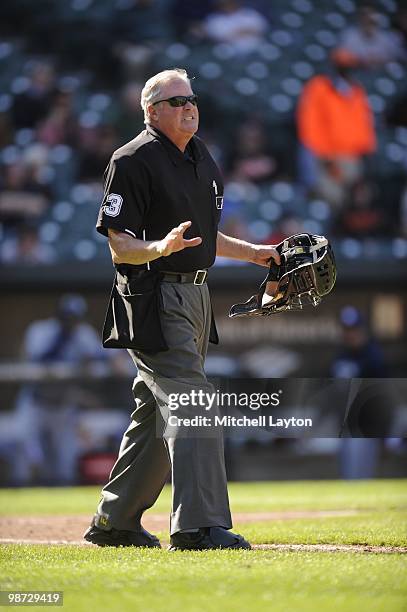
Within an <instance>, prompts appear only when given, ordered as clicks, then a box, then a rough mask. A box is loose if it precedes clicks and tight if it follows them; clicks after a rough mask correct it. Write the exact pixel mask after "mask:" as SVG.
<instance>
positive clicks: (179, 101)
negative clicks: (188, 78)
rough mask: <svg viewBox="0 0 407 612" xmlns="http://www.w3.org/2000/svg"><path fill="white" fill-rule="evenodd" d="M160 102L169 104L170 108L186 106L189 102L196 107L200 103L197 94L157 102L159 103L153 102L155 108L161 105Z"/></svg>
mask: <svg viewBox="0 0 407 612" xmlns="http://www.w3.org/2000/svg"><path fill="white" fill-rule="evenodd" d="M160 102H168V103H169V105H170V106H185V104H186V103H187V102H191V104H193V105H194V106H196V105H197V103H198V96H197V95H196V94H193V95H192V96H173V97H172V98H166V99H165V100H157V102H153V106H155V105H156V104H160Z"/></svg>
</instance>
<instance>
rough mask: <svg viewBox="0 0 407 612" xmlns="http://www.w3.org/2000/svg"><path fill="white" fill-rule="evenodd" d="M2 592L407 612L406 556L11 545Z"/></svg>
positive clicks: (141, 606) (137, 603) (113, 606)
mask: <svg viewBox="0 0 407 612" xmlns="http://www.w3.org/2000/svg"><path fill="white" fill-rule="evenodd" d="M0 554H1V558H2V561H3V562H4V567H5V568H7V569H6V572H5V573H3V574H2V577H1V579H0V585H1V588H2V589H3V590H13V589H25V590H28V589H35V590H42V589H44V590H63V591H64V597H65V604H64V609H65V610H69V611H70V610H72V611H75V612H76V611H78V612H80V611H82V610H83V611H86V612H88V611H89V609H92V610H98V609H99V610H109V611H116V610H117V611H119V610H120V611H121V610H124V611H126V610H129V611H130V610H135V611H138V610H152V611H156V610H157V611H158V610H165V611H166V612H172V611H174V612H175V611H177V612H179V610H182V611H183V612H185V611H190V610H208V611H212V610H213V611H218V610H225V612H226V611H236V612H239V611H242V612H243V611H244V612H247V611H251V610H253V611H254V610H256V611H257V610H273V611H275V612H278V611H284V612H287V611H289V612H290V611H297V610H301V611H302V610H309V611H316V610H322V611H326V610H328V611H329V610H339V609H340V610H346V611H353V610H354V611H355V612H356V611H358V612H359V611H360V610H369V611H383V612H384V611H386V612H393V611H394V612H395V611H398V610H400V611H401V610H402V609H403V602H404V603H405V601H406V596H407V593H406V581H405V570H406V564H405V562H404V559H403V558H402V557H401V555H366V554H362V553H361V554H359V553H351V554H349V553H332V554H330V553H319V554H317V553H306V552H301V553H297V552H295V553H293V552H282V551H243V552H238V551H211V552H187V553H186V552H184V553H182V552H181V553H169V552H166V551H159V550H152V551H149V550H146V551H141V550H136V549H135V550H129V549H97V548H96V549H93V548H81V547H74V546H66V547H44V546H23V545H13V546H4V547H3V548H2V549H0Z"/></svg>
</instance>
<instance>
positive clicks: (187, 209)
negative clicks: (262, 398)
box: [84, 68, 279, 550]
mask: <svg viewBox="0 0 407 612" xmlns="http://www.w3.org/2000/svg"><path fill="white" fill-rule="evenodd" d="M141 106H142V108H143V110H144V115H145V123H146V129H145V130H144V131H143V132H141V133H140V134H139V135H138V136H137V137H136V138H134V139H133V140H131V141H130V142H129V143H127V144H125V145H124V146H123V147H121V148H120V149H118V150H117V151H115V153H114V154H113V156H112V158H111V161H110V164H109V166H108V168H107V170H106V174H105V193H104V198H103V203H102V206H101V209H100V213H99V217H98V222H97V230H98V231H99V232H100V233H102V234H104V235H105V236H107V237H108V239H109V248H110V251H111V255H112V259H113V263H114V265H115V268H116V278H115V282H114V285H113V290H112V294H111V298H110V302H109V307H108V311H107V315H106V321H105V325H104V330H103V343H104V346H106V347H112V348H114V347H125V348H127V349H128V350H129V353H130V355H131V357H132V359H133V361H134V363H135V365H136V367H137V369H138V376H137V377H136V379H135V381H134V385H133V393H134V398H135V403H136V409H135V411H134V412H133V414H132V415H131V423H130V425H129V427H128V429H127V431H126V432H125V434H124V436H123V440H122V443H121V446H120V451H119V456H118V459H117V461H116V464H115V465H114V467H113V469H112V472H111V474H110V479H109V482H108V483H107V484H106V485H105V487H104V488H103V490H102V499H101V501H100V503H99V506H98V509H97V513H96V515H95V517H94V519H93V521H92V524H91V526H90V527H89V529H88V530H87V531H86V533H85V536H84V537H85V539H86V540H88V541H90V542H92V543H94V544H97V545H100V546H150V547H154V546H155V547H159V546H160V543H159V541H158V539H157V538H156V537H155V536H153V535H152V534H150V533H148V532H147V531H146V530H145V529H143V528H142V526H141V517H142V515H143V512H144V511H145V510H146V509H147V508H150V507H151V506H152V505H153V504H154V502H155V501H156V499H157V497H158V495H159V494H160V492H161V490H162V488H163V486H164V483H165V482H166V479H167V477H168V474H169V473H170V472H171V475H172V487H173V496H172V512H171V546H170V549H171V550H180V549H181V550H182V549H196V550H201V549H210V548H250V544H249V543H248V542H247V541H246V540H244V538H243V537H242V536H240V535H237V534H234V533H232V532H230V531H228V530H229V529H230V528H231V527H232V522H231V515H230V509H229V500H228V492H227V482H226V473H225V465H224V450H223V439H222V435H221V434H220V435H216V434H214V435H211V436H209V437H198V436H188V437H182V436H181V437H179V436H176V435H175V436H174V437H164V436H157V435H156V421H157V419H158V418H159V417H160V411H159V410H157V407H158V408H160V409H163V412H164V413H165V398H166V397H167V396H168V392H169V391H170V390H172V391H173V390H174V388H177V389H178V390H180V391H183V390H185V389H188V387H190V386H191V385H197V386H199V387H201V388H205V389H206V390H207V389H210V385H209V383H208V381H207V379H206V376H205V373H204V360H205V355H206V351H207V346H208V342H209V341H213V342H215V343H217V334H216V328H215V325H214V321H213V316H212V309H211V304H210V297H209V292H208V287H207V285H206V277H207V269H208V268H209V267H210V266H211V265H212V264H213V262H214V260H215V257H216V255H220V256H225V257H231V258H235V259H241V260H245V261H249V262H252V263H256V264H259V265H264V266H267V265H268V262H269V261H270V259H271V258H273V259H274V260H275V261H276V262H277V263H279V256H278V253H277V252H276V250H275V248H274V247H273V246H271V245H254V244H249V243H247V242H244V241H242V240H237V239H235V238H232V237H229V236H225V235H224V234H222V233H220V232H218V229H217V227H218V223H219V220H220V214H221V209H222V205H223V183H222V177H221V175H220V172H219V169H218V168H217V166H216V164H215V162H214V160H213V159H212V157H211V155H210V154H209V152H208V150H207V148H206V147H205V145H204V144H203V142H202V141H201V140H200V139H199V138H198V137H197V136H195V132H196V131H197V130H198V123H199V113H198V106H197V96H196V95H195V94H194V93H193V92H192V89H191V84H190V81H189V79H188V75H187V73H186V71H185V70H183V69H179V68H176V69H173V70H165V71H163V72H160V73H159V74H156V75H155V76H153V77H152V78H151V79H149V80H148V81H147V82H146V84H145V86H144V89H143V91H142V94H141ZM163 398H164V399H163ZM167 408H168V407H167ZM167 414H168V413H167ZM191 416H192V414H191Z"/></svg>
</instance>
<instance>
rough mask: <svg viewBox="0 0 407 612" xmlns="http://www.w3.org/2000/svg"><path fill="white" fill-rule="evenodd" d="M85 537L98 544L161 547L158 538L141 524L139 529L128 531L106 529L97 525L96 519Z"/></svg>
mask: <svg viewBox="0 0 407 612" xmlns="http://www.w3.org/2000/svg"><path fill="white" fill-rule="evenodd" d="M83 537H84V538H85V540H87V541H88V542H91V543H92V544H96V545H97V546H148V547H149V548H161V544H160V541H159V539H158V538H156V537H155V536H154V535H152V534H151V533H149V532H148V531H146V530H145V529H143V527H142V526H141V525H140V530H139V531H127V530H120V529H115V528H114V527H113V528H112V529H109V531H105V530H104V529H100V527H96V525H95V524H94V520H93V521H92V524H91V526H90V527H89V528H88V529H87V530H86V531H85V533H84V534H83Z"/></svg>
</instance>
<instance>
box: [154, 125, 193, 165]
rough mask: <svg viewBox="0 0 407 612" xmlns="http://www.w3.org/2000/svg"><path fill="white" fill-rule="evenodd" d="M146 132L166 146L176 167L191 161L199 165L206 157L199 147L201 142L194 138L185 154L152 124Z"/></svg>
mask: <svg viewBox="0 0 407 612" xmlns="http://www.w3.org/2000/svg"><path fill="white" fill-rule="evenodd" d="M146 130H147V132H148V133H149V134H151V135H152V136H155V137H156V138H157V139H158V140H159V141H160V142H161V144H162V145H164V147H165V150H166V151H167V153H168V155H169V157H170V159H171V161H172V163H173V164H174V166H178V165H179V164H181V163H182V162H185V161H188V160H191V161H192V162H194V163H198V162H200V161H202V160H203V158H204V156H203V153H202V151H201V147H200V146H199V145H200V143H199V140H198V139H197V138H196V137H195V136H193V137H192V138H191V140H190V141H189V142H188V144H187V146H186V149H185V152H184V153H183V152H182V151H181V150H180V149H179V148H178V147H177V146H176V145H175V144H174V143H173V142H172V140H170V139H169V138H168V136H166V135H165V134H163V132H161V131H160V130H159V129H157V128H156V127H153V126H152V125H150V124H148V123H147V124H146Z"/></svg>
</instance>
